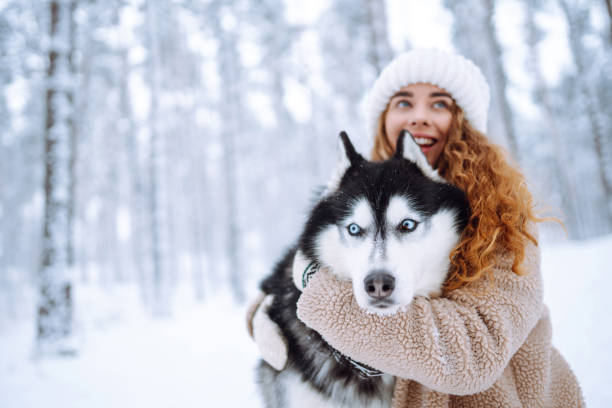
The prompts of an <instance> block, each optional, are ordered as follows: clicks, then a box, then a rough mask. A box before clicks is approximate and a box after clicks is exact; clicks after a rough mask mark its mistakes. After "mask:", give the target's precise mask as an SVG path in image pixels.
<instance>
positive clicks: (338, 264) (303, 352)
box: [257, 131, 470, 408]
mask: <svg viewBox="0 0 612 408" xmlns="http://www.w3.org/2000/svg"><path fill="white" fill-rule="evenodd" d="M340 138H341V141H342V143H341V144H340V146H341V148H342V156H341V160H340V165H339V166H338V169H337V171H336V173H335V175H334V177H332V181H331V182H330V184H329V185H328V186H327V188H326V190H325V191H324V193H323V195H322V197H321V198H320V200H319V201H318V202H317V203H316V205H315V206H314V208H313V209H312V211H311V212H310V215H309V218H308V221H307V223H306V226H305V228H304V230H303V232H302V234H301V236H300V238H299V240H298V243H297V245H296V246H295V247H294V248H293V249H291V250H290V251H288V253H287V254H286V255H285V256H284V258H283V259H282V260H281V261H280V262H279V263H278V264H277V265H276V267H275V269H274V271H273V273H272V274H271V275H270V276H269V277H268V278H266V279H265V280H264V281H263V282H262V284H261V289H262V290H263V292H265V293H266V294H268V295H271V296H269V297H270V298H272V299H271V304H270V306H269V309H268V314H269V316H270V318H271V319H272V321H274V322H275V323H276V324H277V325H278V326H279V328H280V330H281V332H282V335H283V336H284V337H285V339H286V340H287V349H288V360H287V364H286V366H285V368H284V369H283V370H282V371H277V370H275V369H274V368H272V367H271V366H270V365H268V364H267V363H266V362H264V361H263V360H262V361H261V362H260V364H259V366H258V372H257V379H258V382H259V384H260V387H261V391H262V394H263V397H264V400H265V404H266V407H268V408H276V407H288V408H296V407H310V408H312V407H319V406H320V407H352V408H358V407H385V406H386V407H389V406H391V397H392V393H393V386H394V382H395V379H394V378H393V377H392V376H390V375H388V374H383V373H381V372H379V371H377V370H375V369H373V368H371V367H368V366H366V365H364V364H361V363H359V362H356V361H354V360H352V359H350V358H349V357H346V356H344V355H342V354H341V353H340V352H338V351H337V350H335V349H333V348H332V347H331V346H329V345H328V344H327V343H326V342H325V341H324V340H323V339H322V338H321V336H320V335H319V334H318V333H317V332H315V331H314V330H311V329H310V328H308V327H307V326H306V325H304V324H303V323H302V322H301V321H300V320H299V319H298V318H297V316H296V303H297V300H298V298H299V296H300V294H301V292H300V290H299V289H298V287H300V288H301V287H302V286H303V285H302V283H303V284H304V285H305V284H306V281H307V278H308V276H309V274H310V273H311V272H312V271H313V270H315V271H316V269H317V268H318V267H326V268H329V269H330V270H331V271H332V272H333V273H334V274H335V275H336V276H337V277H338V278H340V279H350V280H351V281H352V285H353V292H354V295H355V299H356V300H357V303H358V305H359V306H360V307H361V308H362V309H364V310H366V311H368V312H373V313H379V314H391V313H395V312H396V311H398V310H400V309H401V308H403V307H405V306H407V305H408V304H409V303H410V302H411V301H412V299H413V298H414V297H415V296H438V295H440V293H441V288H442V284H443V283H444V281H445V279H446V276H447V273H448V267H449V262H450V261H449V254H450V251H451V250H452V248H453V247H454V246H455V245H456V244H457V242H458V239H459V236H460V234H461V232H462V230H463V228H464V227H465V226H466V224H467V222H468V218H469V215H470V210H469V204H468V201H467V199H466V197H465V194H464V193H463V192H462V191H461V190H459V189H458V188H456V187H454V186H452V185H450V184H448V183H446V182H445V181H444V180H443V179H442V178H441V177H440V176H439V175H438V174H437V172H436V171H435V170H433V169H432V168H431V166H430V165H429V164H428V162H427V159H426V157H425V156H424V154H423V153H422V152H421V150H420V148H419V147H418V145H417V144H416V142H415V141H414V139H413V138H412V135H410V133H408V132H406V131H405V132H403V133H402V134H401V135H400V137H399V138H398V141H397V147H396V151H395V154H394V155H393V157H391V158H390V159H388V160H386V161H384V162H370V161H367V160H366V159H364V158H363V157H362V156H361V155H360V154H359V153H357V152H356V151H355V148H354V147H353V145H352V144H351V141H350V140H349V138H348V136H347V135H346V133H344V132H342V133H341V134H340ZM304 265H305V267H304ZM294 271H297V272H298V275H300V276H298V277H297V278H296V277H295V274H294ZM301 271H304V273H303V275H302V272H301ZM302 279H303V282H302ZM296 285H298V286H297V287H296Z"/></svg>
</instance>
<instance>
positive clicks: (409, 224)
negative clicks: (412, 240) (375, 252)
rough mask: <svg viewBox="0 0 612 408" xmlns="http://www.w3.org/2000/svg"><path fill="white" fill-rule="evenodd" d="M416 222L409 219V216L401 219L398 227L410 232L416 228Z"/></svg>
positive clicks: (402, 230)
mask: <svg viewBox="0 0 612 408" xmlns="http://www.w3.org/2000/svg"><path fill="white" fill-rule="evenodd" d="M418 224H419V223H418V222H416V221H415V220H411V219H410V218H407V219H405V220H404V221H402V223H401V224H400V228H399V229H400V231H401V232H412V231H414V230H415V229H416V227H417V225H418Z"/></svg>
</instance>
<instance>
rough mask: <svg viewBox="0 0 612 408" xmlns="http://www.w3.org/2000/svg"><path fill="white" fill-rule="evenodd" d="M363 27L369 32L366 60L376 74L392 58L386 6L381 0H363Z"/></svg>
mask: <svg viewBox="0 0 612 408" xmlns="http://www.w3.org/2000/svg"><path fill="white" fill-rule="evenodd" d="M365 1H366V4H365V11H366V21H365V28H366V29H367V30H368V31H369V33H370V35H369V36H370V41H369V42H368V53H367V54H368V57H367V59H368V62H369V65H370V66H372V67H373V68H374V70H375V72H376V74H377V75H379V74H380V73H381V71H382V70H383V68H384V67H385V66H386V65H387V63H388V62H389V61H390V60H391V58H392V51H391V44H390V43H389V36H388V33H387V26H388V22H387V8H386V7H385V2H384V1H382V0H365Z"/></svg>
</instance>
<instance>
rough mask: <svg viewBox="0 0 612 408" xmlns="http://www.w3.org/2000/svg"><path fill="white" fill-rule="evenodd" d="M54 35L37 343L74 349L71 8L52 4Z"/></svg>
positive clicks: (48, 348) (59, 350)
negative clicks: (70, 260) (70, 220)
mask: <svg viewBox="0 0 612 408" xmlns="http://www.w3.org/2000/svg"><path fill="white" fill-rule="evenodd" d="M49 12H50V34H49V38H50V41H49V44H50V50H49V53H48V66H47V90H46V99H45V128H44V136H45V206H44V228H43V242H42V262H41V265H40V269H39V303H38V315H37V332H36V345H37V352H38V353H39V354H73V353H75V352H76V351H75V349H74V348H73V347H72V346H71V345H70V342H69V339H70V336H71V334H72V314H73V304H72V295H73V293H72V292H73V290H72V285H71V277H70V276H69V274H68V254H67V252H68V251H67V248H68V246H67V243H68V231H69V227H68V218H69V216H68V214H69V200H70V191H69V161H70V123H71V120H70V115H71V113H72V112H71V106H70V101H71V97H69V93H70V92H71V90H70V88H68V85H67V80H68V75H69V71H68V70H69V67H68V64H69V61H68V53H67V51H66V49H65V48H64V47H62V46H61V45H64V46H65V45H66V44H68V43H69V42H68V40H69V38H68V33H67V32H68V25H67V24H68V21H66V20H67V19H68V17H69V10H68V9H67V7H66V5H65V4H63V3H60V2H56V1H51V2H50V3H49Z"/></svg>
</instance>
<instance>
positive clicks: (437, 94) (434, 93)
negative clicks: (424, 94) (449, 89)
mask: <svg viewBox="0 0 612 408" xmlns="http://www.w3.org/2000/svg"><path fill="white" fill-rule="evenodd" d="M439 96H445V97H447V98H450V99H453V97H452V96H450V94H447V93H446V92H432V93H431V94H429V97H430V98H437V97H439Z"/></svg>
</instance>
